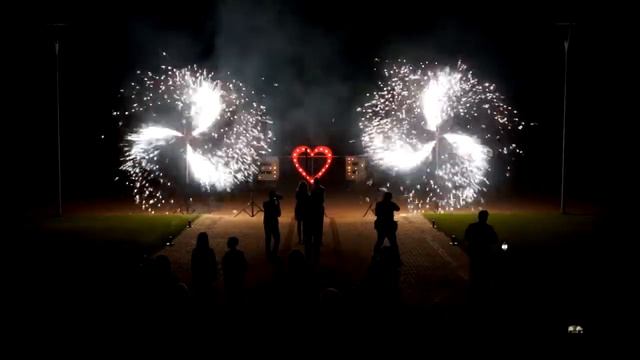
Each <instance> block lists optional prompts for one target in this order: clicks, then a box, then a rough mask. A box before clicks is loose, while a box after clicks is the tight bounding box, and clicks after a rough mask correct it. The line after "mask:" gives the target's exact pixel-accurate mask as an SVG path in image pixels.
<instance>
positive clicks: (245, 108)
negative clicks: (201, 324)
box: [113, 66, 273, 212]
mask: <svg viewBox="0 0 640 360" xmlns="http://www.w3.org/2000/svg"><path fill="white" fill-rule="evenodd" d="M251 93H252V92H251V91H250V90H247V88H245V86H244V85H243V84H242V83H240V82H238V81H236V80H230V81H225V80H222V79H216V78H215V77H214V74H212V73H209V72H207V71H206V70H200V69H198V68H197V67H195V66H192V67H187V68H183V69H175V68H173V67H171V66H162V67H161V71H160V72H159V73H157V74H155V73H151V72H142V71H139V72H138V78H137V79H136V81H134V82H132V83H131V87H130V88H128V89H127V90H125V91H121V94H122V96H123V97H124V98H125V99H127V100H128V103H129V104H131V105H125V106H126V108H125V109H122V110H121V111H114V112H113V115H114V116H116V117H117V118H118V123H119V125H120V126H123V127H125V128H126V129H127V131H128V134H127V135H126V136H125V142H124V143H123V148H124V155H123V157H122V160H123V164H122V166H121V169H122V170H124V171H125V172H126V173H127V174H128V175H129V178H130V179H131V181H129V182H128V183H130V184H132V186H133V195H134V199H135V200H136V202H137V203H139V204H140V205H141V206H142V208H143V209H145V210H148V211H150V212H153V211H154V210H157V208H158V207H161V206H163V205H164V204H166V203H169V204H173V203H174V201H173V199H168V197H172V196H173V195H174V192H175V184H181V183H180V181H181V180H180V179H182V178H183V177H182V176H181V175H185V173H181V172H180V171H179V169H180V168H181V167H182V169H184V167H185V166H186V167H187V171H186V180H185V181H184V183H182V185H188V184H189V178H190V177H191V178H193V179H195V180H196V181H197V182H198V183H199V184H200V185H201V186H202V188H203V189H204V190H207V191H209V190H230V189H231V188H232V187H233V186H234V185H236V184H238V183H241V182H243V181H247V180H249V179H251V177H252V176H254V175H255V174H256V173H257V171H258V167H257V165H256V164H257V163H258V162H259V157H260V156H261V155H264V154H266V153H268V152H269V151H270V149H269V144H270V142H271V141H272V139H273V136H272V134H271V131H270V129H269V125H270V124H271V121H270V120H269V118H268V116H267V115H266V109H265V107H264V106H262V105H259V104H258V103H257V102H256V101H255V100H254V99H251V98H250V95H249V94H251ZM185 164H186V165H185ZM189 175H190V176H189ZM165 198H167V200H166V201H165Z"/></svg>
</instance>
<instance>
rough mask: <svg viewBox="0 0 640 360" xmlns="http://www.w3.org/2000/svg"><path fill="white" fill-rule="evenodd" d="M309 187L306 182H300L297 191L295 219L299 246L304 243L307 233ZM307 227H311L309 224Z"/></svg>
mask: <svg viewBox="0 0 640 360" xmlns="http://www.w3.org/2000/svg"><path fill="white" fill-rule="evenodd" d="M309 202H310V197H309V187H308V185H307V182H306V181H300V183H299V184H298V189H297V190H296V209H295V217H296V223H297V225H298V227H297V230H298V244H303V243H304V238H305V237H304V232H305V229H304V227H305V224H304V223H305V220H306V218H307V213H308V212H309ZM307 225H309V224H308V223H307ZM306 231H307V232H308V230H306Z"/></svg>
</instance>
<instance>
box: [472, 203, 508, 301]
mask: <svg viewBox="0 0 640 360" xmlns="http://www.w3.org/2000/svg"><path fill="white" fill-rule="evenodd" d="M488 219H489V212H488V211H487V210H482V211H480V212H479V213H478V222H475V223H473V224H470V225H469V226H468V227H467V230H466V231H465V233H464V245H465V248H466V251H467V254H468V255H469V273H470V274H469V275H470V280H471V290H472V295H473V296H476V295H479V293H481V294H484V293H485V292H486V291H488V290H490V288H491V282H492V280H493V278H494V276H495V273H494V270H495V266H496V261H497V259H498V254H499V252H500V244H499V243H498V234H496V231H495V230H494V229H493V227H492V226H491V225H489V224H488V223H487V220H488Z"/></svg>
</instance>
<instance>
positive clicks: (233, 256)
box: [191, 232, 247, 298]
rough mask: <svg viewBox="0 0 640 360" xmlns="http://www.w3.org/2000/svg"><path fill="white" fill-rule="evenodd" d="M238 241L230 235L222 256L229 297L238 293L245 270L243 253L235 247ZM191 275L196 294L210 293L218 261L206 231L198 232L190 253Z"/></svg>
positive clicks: (226, 290)
mask: <svg viewBox="0 0 640 360" xmlns="http://www.w3.org/2000/svg"><path fill="white" fill-rule="evenodd" d="M239 242H240V241H239V240H238V238H237V237H234V236H232V237H230V238H229V239H228V240H227V248H228V250H227V253H226V254H224V256H223V257H222V274H223V275H224V288H225V292H227V294H228V295H229V296H230V298H234V297H238V296H239V295H240V293H241V291H242V289H243V286H244V285H243V284H244V278H245V275H246V272H247V260H246V259H245V256H244V253H243V252H242V251H240V250H238V249H237V248H238V244H239ZM191 277H192V286H193V291H194V294H195V295H196V296H199V297H200V296H207V295H210V294H211V291H212V290H213V282H214V281H215V280H216V279H217V277H218V262H217V260H216V254H215V252H214V251H213V249H212V248H211V246H210V244H209V236H208V235H207V233H206V232H201V233H199V234H198V238H197V240H196V247H195V248H194V249H193V251H192V253H191Z"/></svg>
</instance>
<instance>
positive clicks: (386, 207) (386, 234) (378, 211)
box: [373, 192, 402, 265]
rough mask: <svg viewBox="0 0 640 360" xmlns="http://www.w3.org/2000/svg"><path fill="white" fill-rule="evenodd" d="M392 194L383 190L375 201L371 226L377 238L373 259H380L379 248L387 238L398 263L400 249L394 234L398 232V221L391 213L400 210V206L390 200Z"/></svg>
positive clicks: (398, 263) (399, 262)
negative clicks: (373, 218)
mask: <svg viewBox="0 0 640 360" xmlns="http://www.w3.org/2000/svg"><path fill="white" fill-rule="evenodd" d="M392 197H393V195H392V194H391V193H390V192H385V193H384V195H383V197H382V200H381V201H378V202H377V203H376V208H375V215H376V220H375V222H374V223H373V227H374V228H375V229H376V232H377V233H378V240H377V241H376V244H375V246H374V247H373V258H374V260H379V259H380V250H381V249H382V245H384V240H385V239H387V240H389V245H390V246H391V252H392V254H393V258H394V260H395V262H396V264H397V265H400V264H401V263H402V262H401V261H400V250H399V248H398V238H397V236H396V234H397V232H398V222H397V221H395V220H394V218H393V213H394V212H395V211H400V207H399V206H398V204H396V203H395V202H393V201H391V199H392Z"/></svg>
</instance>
